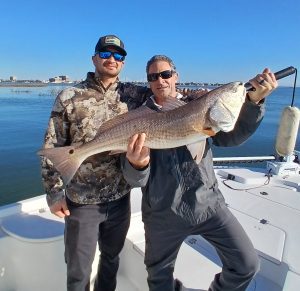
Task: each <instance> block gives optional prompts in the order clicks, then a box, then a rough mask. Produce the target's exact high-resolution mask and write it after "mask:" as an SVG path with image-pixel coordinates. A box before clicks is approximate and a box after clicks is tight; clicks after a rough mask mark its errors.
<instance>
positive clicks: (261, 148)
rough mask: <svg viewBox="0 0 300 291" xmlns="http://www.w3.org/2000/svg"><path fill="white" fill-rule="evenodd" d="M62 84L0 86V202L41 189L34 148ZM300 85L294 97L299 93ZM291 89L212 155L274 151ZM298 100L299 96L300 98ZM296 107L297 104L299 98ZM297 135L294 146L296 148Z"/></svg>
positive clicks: (279, 93) (270, 100)
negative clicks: (248, 133)
mask: <svg viewBox="0 0 300 291" xmlns="http://www.w3.org/2000/svg"><path fill="white" fill-rule="evenodd" d="M61 89H63V87H61V86H48V87H42V88H1V87H0V205H4V204H7V203H12V202H15V201H19V200H22V199H26V198H30V197H34V196H37V195H40V194H42V193H44V192H43V187H42V184H41V175H40V163H39V157H38V156H37V155H36V152H37V150H38V149H39V148H40V147H41V145H42V142H43V137H44V132H45V129H46V127H47V123H48V119H49V115H50V111H51V108H52V105H53V102H54V99H55V96H56V95H53V91H54V92H55V93H57V92H59V91H60V90H61ZM299 93H300V88H298V89H297V92H296V96H299ZM291 96H292V88H284V87H281V88H278V89H277V90H276V91H275V92H273V93H272V95H271V96H269V97H268V99H267V102H266V108H267V112H266V116H265V118H264V120H263V122H262V124H261V125H260V127H259V129H258V130H257V131H256V133H255V134H254V135H253V136H252V137H251V138H250V139H249V140H248V141H247V142H246V143H244V144H243V145H241V146H239V147H233V148H214V149H213V150H214V155H215V156H216V157H220V156H257V155H271V154H273V153H274V150H273V148H274V142H275V136H276V133H277V126H278V121H279V119H280V115H281V111H282V109H283V108H284V107H285V106H288V105H290V103H291ZM299 100H300V98H299ZM299 100H297V98H296V101H295V106H297V107H300V104H299V103H300V101H299ZM299 145H300V143H299V138H298V140H297V145H296V147H297V148H298V149H299Z"/></svg>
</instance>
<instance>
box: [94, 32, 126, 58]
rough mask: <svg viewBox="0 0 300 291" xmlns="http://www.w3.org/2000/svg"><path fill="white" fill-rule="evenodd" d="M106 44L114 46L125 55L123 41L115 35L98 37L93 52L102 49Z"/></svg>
mask: <svg viewBox="0 0 300 291" xmlns="http://www.w3.org/2000/svg"><path fill="white" fill-rule="evenodd" d="M108 46H112V47H115V48H116V49H117V50H118V51H119V52H120V53H122V54H123V55H124V56H126V55H127V53H126V51H125V49H124V43H123V42H122V41H121V40H120V39H119V38H118V37H117V36H115V35H105V36H102V37H100V38H99V40H98V42H97V44H96V47H95V52H100V51H103V49H105V48H106V47H108Z"/></svg>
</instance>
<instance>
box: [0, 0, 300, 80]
mask: <svg viewBox="0 0 300 291" xmlns="http://www.w3.org/2000/svg"><path fill="white" fill-rule="evenodd" d="M0 8H1V10H0V27H1V32H0V42H1V45H0V79H1V78H2V79H7V78H9V76H12V75H13V76H16V77H17V78H18V79H48V78H49V77H53V76H57V75H68V76H70V77H71V79H73V80H75V79H77V80H78V79H82V78H85V76H86V72H87V71H94V67H93V65H92V62H91V56H92V54H93V52H94V47H95V44H96V42H97V40H98V38H99V36H101V35H104V34H116V35H118V36H119V37H120V38H121V39H122V40H123V41H124V43H125V47H126V50H127V52H128V57H127V59H126V65H125V68H124V70H123V72H122V74H121V79H122V80H124V79H125V80H128V81H130V80H139V81H141V80H145V76H146V74H145V65H146V62H147V60H148V59H149V58H150V57H152V56H153V55H154V54H166V55H168V56H170V57H171V58H172V59H173V60H174V62H175V64H176V65H177V69H178V72H179V75H180V81H182V82H185V81H198V82H221V83H222V82H230V81H235V80H241V81H247V80H248V79H249V78H251V77H252V76H254V75H255V74H257V73H258V72H260V71H261V70H262V69H263V68H265V67H269V68H271V69H272V70H273V71H278V70H280V69H283V68H285V67H287V66H290V65H292V66H295V67H297V68H298V69H299V68H300V1H299V0H260V1H258V0H251V1H243V0H219V1H214V0H210V1H201V0H183V1H178V0H150V1H148V0H145V1H143V0H132V1H130V0H128V1H124V0H123V1H119V0H112V1H108V0H107V1H103V0H98V1H95V0H87V1H78V0H72V1H71V0H60V1H58V0H51V1H42V0H27V1H23V0H14V1H2V3H1V6H0ZM291 84H292V78H291V77H290V78H286V79H284V80H282V81H280V85H291ZM298 85H299V83H298Z"/></svg>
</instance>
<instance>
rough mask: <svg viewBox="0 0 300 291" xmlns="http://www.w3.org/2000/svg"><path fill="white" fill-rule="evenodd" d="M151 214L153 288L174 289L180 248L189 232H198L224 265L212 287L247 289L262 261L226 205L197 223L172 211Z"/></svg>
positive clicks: (222, 290) (149, 237) (149, 265)
mask: <svg viewBox="0 0 300 291" xmlns="http://www.w3.org/2000/svg"><path fill="white" fill-rule="evenodd" d="M152 214H153V215H149V217H144V225H145V236H146V252H145V264H146V267H147V271H148V285H149V290H150V291H173V290H174V288H175V286H174V279H173V271H174V266H175V261H176V257H177V254H178V251H179V248H180V246H181V244H182V242H183V241H184V239H185V238H186V237H187V236H188V235H197V234H200V235H201V236H202V237H204V238H205V239H206V240H207V241H209V242H210V243H211V244H212V245H213V246H214V247H215V248H216V250H217V252H218V255H219V257H220V259H221V261H222V264H223V267H222V272H221V273H219V274H217V275H216V276H215V279H214V281H213V282H212V283H211V285H210V289H209V290H211V291H244V290H246V288H247V286H248V285H249V283H250V281H251V279H252V278H253V276H254V275H255V274H256V272H257V271H258V270H259V260H258V256H257V254H256V251H255V249H254V247H253V245H252V243H251V241H250V239H249V238H248V236H247V234H246V233H245V231H244V229H243V228H242V226H241V225H240V223H239V222H238V221H237V219H236V218H235V217H234V216H233V214H232V213H231V212H230V211H229V210H228V209H227V208H226V207H225V206H224V207H221V208H219V210H218V211H217V213H216V214H215V215H213V216H212V217H211V218H209V219H208V220H207V221H205V222H203V223H200V224H198V225H189V224H188V223H187V222H185V221H183V220H182V219H181V217H179V216H177V215H175V214H174V213H173V212H172V211H170V210H166V211H161V212H160V213H152Z"/></svg>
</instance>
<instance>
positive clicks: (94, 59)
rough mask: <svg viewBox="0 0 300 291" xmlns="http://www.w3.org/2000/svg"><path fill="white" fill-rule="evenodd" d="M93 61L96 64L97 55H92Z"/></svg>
mask: <svg viewBox="0 0 300 291" xmlns="http://www.w3.org/2000/svg"><path fill="white" fill-rule="evenodd" d="M92 61H93V64H94V66H96V56H92Z"/></svg>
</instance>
